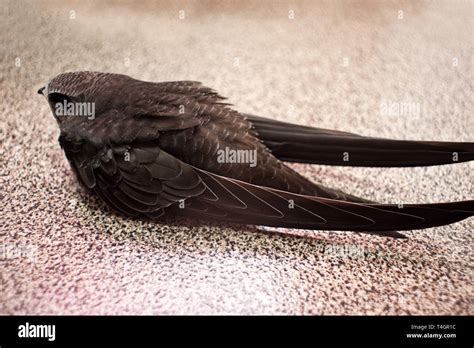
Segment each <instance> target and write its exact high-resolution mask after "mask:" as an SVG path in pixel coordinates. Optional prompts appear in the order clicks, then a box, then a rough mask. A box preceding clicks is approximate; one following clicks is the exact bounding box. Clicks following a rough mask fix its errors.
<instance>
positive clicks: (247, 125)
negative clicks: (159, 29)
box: [39, 72, 474, 236]
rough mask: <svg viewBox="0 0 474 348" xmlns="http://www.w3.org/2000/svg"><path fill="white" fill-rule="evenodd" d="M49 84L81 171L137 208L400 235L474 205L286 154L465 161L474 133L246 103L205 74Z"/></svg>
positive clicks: (114, 198) (107, 193)
mask: <svg viewBox="0 0 474 348" xmlns="http://www.w3.org/2000/svg"><path fill="white" fill-rule="evenodd" d="M39 92H41V94H43V95H45V96H46V97H47V99H48V102H49V104H50V106H51V109H52V111H53V114H54V115H55V118H56V119H57V121H58V125H59V128H60V137H59V142H60V144H61V146H62V148H63V149H64V151H65V153H66V156H67V158H68V160H69V161H70V163H71V165H72V167H73V168H74V170H75V171H76V173H77V176H78V178H79V180H80V181H81V182H82V183H83V184H84V185H85V186H86V187H88V188H89V189H90V190H91V191H92V192H94V193H95V194H97V195H99V196H100V197H101V198H102V199H103V200H104V201H105V202H106V203H107V204H108V205H109V206H110V207H111V208H113V209H114V210H116V211H118V212H119V213H122V214H125V215H128V216H139V215H145V216H149V217H153V218H156V217H160V216H162V215H163V214H165V213H166V214H173V215H178V216H187V217H198V218H208V219H212V220H219V221H227V222H237V223H245V224H256V225H267V226H278V227H291V228H305V229H325V230H352V231H361V232H370V233H377V234H383V235H392V236H394V235H396V234H394V232H393V231H394V230H410V229H418V228H426V227H432V226H439V225H444V224H448V223H452V222H455V221H459V220H461V219H464V218H467V217H469V216H471V215H473V213H474V202H473V201H464V202H454V203H438V204H407V205H385V204H377V203H374V202H370V201H368V200H365V199H363V198H359V197H355V196H352V195H350V194H347V193H344V192H341V191H339V190H334V189H329V188H326V187H323V186H321V185H318V184H315V183H313V182H311V181H309V180H308V179H306V178H304V177H303V176H301V175H300V174H298V173H297V172H295V171H294V170H292V169H291V168H289V167H288V166H286V165H285V164H284V163H283V162H282V161H290V162H303V163H315V164H317V163H320V164H332V165H360V166H364V165H368V166H414V165H433V164H447V163H452V162H453V161H454V160H453V153H456V156H457V157H456V161H457V162H461V161H469V160H472V159H474V144H473V143H455V142H453V143H448V142H445V143H443V142H416V141H397V140H386V139H378V138H369V137H362V136H359V135H355V134H351V133H345V132H337V131H330V130H323V129H318V128H312V127H305V126H298V125H293V124H289V123H284V122H278V121H274V120H271V119H266V118H262V117H257V116H252V115H246V114H242V113H239V112H238V111H236V110H234V109H232V108H231V107H230V105H229V104H227V103H225V101H224V98H222V97H221V96H219V95H218V94H217V93H216V92H215V91H213V90H212V89H210V88H207V87H204V86H203V85H201V84H200V83H199V82H194V81H176V82H161V83H153V82H145V81H140V80H135V79H132V78H130V77H128V76H125V75H118V74H107V73H96V72H73V73H65V74H60V75H58V76H56V77H55V78H53V79H52V80H51V81H50V82H49V83H48V85H47V86H46V87H45V88H43V89H41V90H40V91H39ZM61 103H62V104H64V105H66V104H67V103H71V104H79V103H93V106H94V107H93V108H89V109H87V108H84V110H94V111H95V115H93V117H92V116H91V115H90V114H89V115H82V116H83V117H81V115H58V114H57V112H55V111H57V109H56V106H57V105H58V104H61ZM85 116H88V117H85ZM345 152H347V153H348V154H349V156H350V160H348V161H345V160H344V158H343V156H342V154H343V153H345ZM232 156H233V157H232ZM237 156H238V157H237ZM232 158H233V160H232ZM251 158H253V160H252V161H250V160H249V159H251ZM237 159H239V160H237ZM242 159H243V160H242ZM245 159H246V160H245Z"/></svg>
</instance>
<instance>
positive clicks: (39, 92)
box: [38, 87, 46, 95]
mask: <svg viewBox="0 0 474 348" xmlns="http://www.w3.org/2000/svg"><path fill="white" fill-rule="evenodd" d="M45 88H46V87H41V88H40V89H38V94H42V95H44V94H43V91H44V89H45Z"/></svg>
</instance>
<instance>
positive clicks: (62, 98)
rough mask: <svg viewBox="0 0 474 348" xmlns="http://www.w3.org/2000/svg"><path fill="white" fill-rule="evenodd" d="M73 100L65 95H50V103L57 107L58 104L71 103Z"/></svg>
mask: <svg viewBox="0 0 474 348" xmlns="http://www.w3.org/2000/svg"><path fill="white" fill-rule="evenodd" d="M70 101H71V100H70V98H69V97H68V96H67V95H65V94H61V93H50V94H48V102H49V103H50V104H51V105H52V106H54V105H56V104H57V103H61V104H62V103H64V102H66V103H69V102H70Z"/></svg>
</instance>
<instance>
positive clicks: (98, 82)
mask: <svg viewBox="0 0 474 348" xmlns="http://www.w3.org/2000/svg"><path fill="white" fill-rule="evenodd" d="M111 76H112V74H107V73H100V72H91V71H77V72H68V73H62V74H59V75H57V76H55V77H54V78H52V79H51V80H50V81H49V82H48V84H47V85H46V86H44V87H41V88H40V89H39V90H38V94H41V95H43V96H44V97H45V98H46V99H47V101H48V103H49V106H50V108H51V110H52V112H53V114H54V116H55V118H56V119H57V120H58V122H60V117H58V116H64V115H61V114H59V112H58V110H64V106H67V105H69V104H70V103H73V104H78V103H82V104H83V103H94V104H96V103H97V98H96V94H97V93H96V92H97V90H98V89H99V88H102V87H104V85H107V84H108V80H110V77H111ZM60 106H61V108H59V107H60Z"/></svg>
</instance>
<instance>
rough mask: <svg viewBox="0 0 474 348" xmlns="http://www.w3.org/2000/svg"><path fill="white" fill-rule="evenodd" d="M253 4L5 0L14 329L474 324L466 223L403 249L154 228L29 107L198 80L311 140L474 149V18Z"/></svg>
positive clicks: (380, 182) (369, 183) (8, 309)
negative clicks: (75, 170) (131, 319)
mask: <svg viewBox="0 0 474 348" xmlns="http://www.w3.org/2000/svg"><path fill="white" fill-rule="evenodd" d="M258 3H259V2H255V3H254V4H252V3H244V2H239V3H232V2H227V3H226V4H225V5H220V4H218V3H214V2H178V3H175V2H161V3H152V2H146V3H143V4H142V5H134V4H132V3H131V2H130V3H128V2H122V3H121V4H120V5H119V6H115V7H113V6H111V5H109V4H108V3H107V2H85V3H84V2H68V1H61V2H25V1H12V2H9V1H5V0H3V1H1V2H0V10H1V21H0V38H1V45H0V53H1V54H0V99H1V104H0V114H1V120H0V122H1V123H0V130H1V133H0V137H1V141H2V145H1V150H0V163H1V167H0V168H1V176H0V180H1V182H0V184H1V198H2V203H1V206H2V214H1V218H0V219H1V220H0V238H1V244H0V247H1V250H0V252H1V255H0V256H1V258H0V265H1V267H0V270H1V288H0V313H1V314H140V313H142V314H145V313H148V314H223V313H233V314H281V313H288V314H471V315H472V314H474V304H473V298H474V290H473V285H472V284H473V259H472V250H473V248H472V246H473V244H472V236H473V235H472V231H473V227H474V219H472V218H471V219H468V220H465V221H463V222H460V223H456V224H453V225H450V226H445V227H440V228H434V229H427V230H423V231H412V232H408V233H407V235H408V236H409V239H407V240H394V239H384V238H380V237H373V236H369V235H360V234H355V233H347V232H344V233H343V232H326V231H318V232H311V231H294V230H281V231H278V232H275V231H264V230H263V229H262V228H255V227H248V226H231V225H228V226H220V225H196V224H195V223H194V222H193V221H187V222H182V223H178V222H175V221H167V222H164V223H156V224H153V223H150V222H144V221H135V220H130V219H126V218H123V217H120V216H118V215H115V214H113V213H111V212H110V211H109V210H108V209H107V208H106V207H105V206H104V205H103V204H102V203H100V202H99V201H98V200H96V199H95V198H94V197H90V196H88V195H87V194H86V193H84V192H83V191H82V190H81V189H80V188H79V187H78V185H77V183H76V182H75V178H74V176H73V175H72V172H71V169H70V167H69V165H68V163H67V161H66V159H65V157H64V155H63V153H62V151H61V149H60V147H59V144H58V142H57V137H58V128H57V125H56V123H55V121H54V119H53V117H52V115H51V113H50V110H49V108H48V106H47V104H46V102H45V100H44V99H43V98H42V97H41V96H39V95H37V94H36V91H37V89H38V88H39V87H41V86H43V85H44V84H45V83H46V82H47V81H48V79H49V78H51V77H52V76H54V75H56V74H58V73H60V72H65V71H73V70H96V71H108V72H117V73H124V74H128V75H131V76H133V77H135V78H139V79H147V80H154V81H163V80H183V79H186V80H198V81H202V82H203V83H204V84H206V85H208V86H210V87H213V88H215V89H216V90H218V91H219V92H220V93H221V94H222V95H224V96H227V97H228V98H229V102H231V103H233V104H234V105H235V107H236V108H237V109H239V110H241V111H243V112H248V113H254V114H258V115H262V116H266V117H272V118H275V119H281V120H289V121H292V122H297V123H300V124H305V125H316V126H320V127H324V128H333V129H339V130H346V131H352V132H356V133H360V134H365V135H371V136H379V137H391V138H397V139H423V140H428V139H437V140H452V141H473V134H474V122H473V115H474V114H473V111H474V110H473V99H472V87H473V86H472V84H473V69H472V64H473V48H474V44H473V37H474V36H473V35H472V34H473V2H472V1H471V2H461V1H455V2H454V1H453V2H447V1H446V2H436V1H435V2H417V3H411V2H383V3H382V2H380V3H379V2H375V1H374V2H343V3H339V2H324V3H320V2H297V1H291V2H280V3H275V2H272V3H271V5H270V4H266V5H265V6H263V5H262V6H259V5H257V4H258ZM180 11H184V12H180ZM183 16H184V18H183ZM180 17H181V18H182V19H180ZM289 17H290V18H289ZM292 18H293V19H292ZM387 105H390V106H391V109H390V110H392V111H391V112H387V109H386V108H385V106H387ZM407 105H408V106H410V107H409V108H406V107H405V108H402V109H400V110H398V111H397V108H398V107H402V106H407ZM392 106H393V108H392ZM293 167H294V168H296V169H297V170H298V171H301V172H302V173H304V174H305V175H306V176H308V177H310V178H311V179H313V180H315V181H318V182H322V183H324V184H325V185H327V186H332V187H337V188H341V189H344V190H346V191H348V192H351V193H353V194H357V195H360V196H365V197H367V198H369V199H374V200H378V201H380V202H384V203H402V202H404V203H419V202H439V201H453V200H462V199H472V198H473V186H472V183H473V182H474V180H473V179H474V175H473V164H472V163H462V164H455V165H450V166H440V167H430V168H411V169H396V168H393V169H378V168H338V167H326V166H310V165H293Z"/></svg>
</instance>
